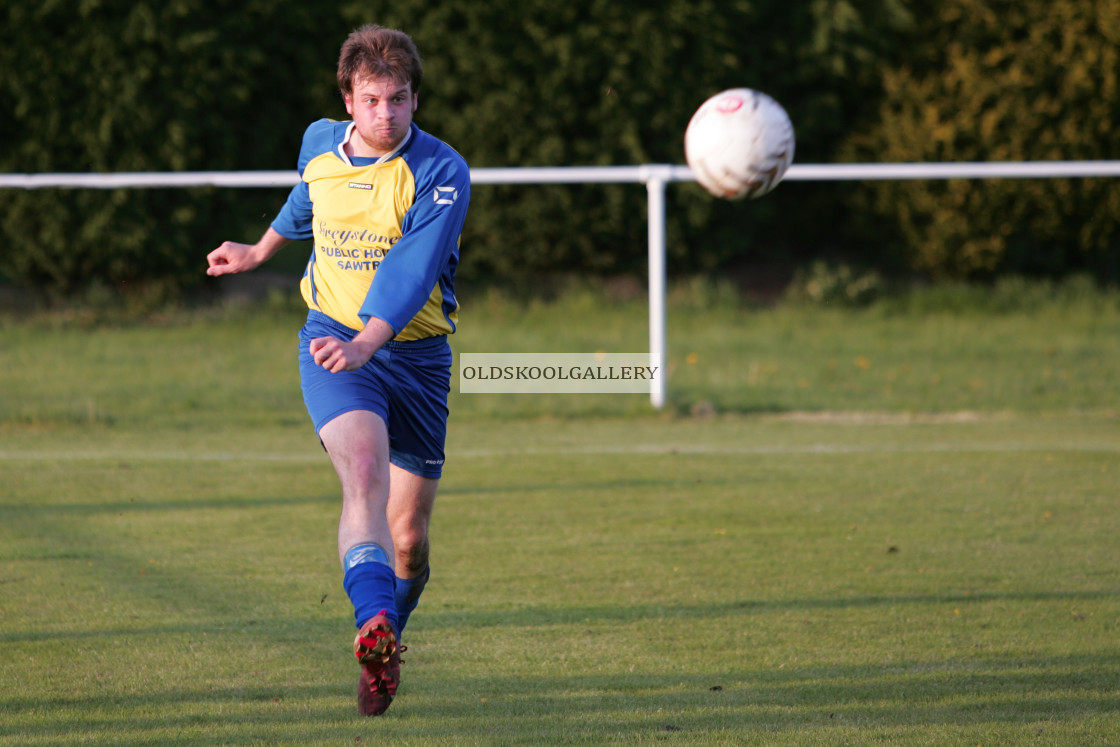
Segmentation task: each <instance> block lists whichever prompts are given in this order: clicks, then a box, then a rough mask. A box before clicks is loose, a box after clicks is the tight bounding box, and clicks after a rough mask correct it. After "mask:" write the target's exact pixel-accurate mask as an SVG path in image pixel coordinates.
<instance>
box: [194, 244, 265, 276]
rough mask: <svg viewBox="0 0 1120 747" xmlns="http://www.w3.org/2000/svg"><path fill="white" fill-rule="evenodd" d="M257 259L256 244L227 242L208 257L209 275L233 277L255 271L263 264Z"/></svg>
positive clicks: (207, 271)
mask: <svg viewBox="0 0 1120 747" xmlns="http://www.w3.org/2000/svg"><path fill="white" fill-rule="evenodd" d="M261 261H262V260H260V259H258V258H257V254H256V246H255V245H254V244H238V243H237V242H235V241H225V242H223V243H222V245H221V246H219V247H218V248H217V249H215V250H214V251H212V252H210V253H209V254H207V255H206V264H207V265H208V267H207V268H206V274H207V275H231V274H233V273H236V272H248V271H249V270H255V269H256V268H257V267H259V266H260V264H261Z"/></svg>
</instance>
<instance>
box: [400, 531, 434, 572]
mask: <svg viewBox="0 0 1120 747" xmlns="http://www.w3.org/2000/svg"><path fill="white" fill-rule="evenodd" d="M393 544H394V545H395V547H396V552H397V559H398V561H400V562H401V563H403V564H404V566H405V567H406V568H407V569H408V572H409V573H410V574H418V573H422V572H423V570H424V569H425V568H427V567H428V537H427V535H426V534H425V533H423V532H418V531H410V532H406V533H404V535H403V536H401V537H395V538H394V539H393Z"/></svg>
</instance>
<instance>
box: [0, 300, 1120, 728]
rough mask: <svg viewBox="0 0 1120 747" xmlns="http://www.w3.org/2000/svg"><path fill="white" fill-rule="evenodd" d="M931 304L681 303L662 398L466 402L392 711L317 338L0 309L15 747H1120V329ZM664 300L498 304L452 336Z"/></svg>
mask: <svg viewBox="0 0 1120 747" xmlns="http://www.w3.org/2000/svg"><path fill="white" fill-rule="evenodd" d="M988 300H989V301H990V300H991V299H990V298H989V299H988ZM931 303H932V302H931ZM922 304H923V302H922V301H921V299H917V300H915V299H909V300H907V301H893V302H889V303H888V302H884V303H881V304H878V305H876V306H874V307H872V308H870V309H863V310H843V309H821V308H811V307H793V306H783V307H779V308H778V309H773V310H757V309H749V308H743V307H741V306H739V305H738V304H736V303H734V302H733V301H730V300H728V299H727V298H726V294H722V293H714V294H711V295H710V296H709V295H704V294H700V293H697V292H696V290H695V289H693V290H691V291H687V292H684V291H682V292H681V293H680V294H678V296H676V297H675V298H674V304H673V307H672V312H671V316H670V340H669V344H670V361H669V365H670V368H671V371H672V377H671V379H670V382H669V387H670V406H669V407H668V408H667V409H666V411H664V412H654V411H652V410H651V409H650V407H649V404H648V399H646V398H644V397H642V396H640V395H630V396H613V397H612V396H609V395H598V396H584V397H572V396H568V397H564V396H561V395H555V396H553V397H524V396H523V397H520V398H519V397H516V396H512V395H511V396H508V397H498V396H484V395H461V394H457V393H456V394H454V395H453V403H452V408H453V413H454V414H453V418H452V421H451V430H450V434H449V446H448V456H449V466H448V471H447V475H446V477H445V478H444V481H443V487H442V489H441V497H440V500H439V504H438V508H437V511H436V517H435V523H434V526H433V543H434V547H433V565H434V577H433V582H432V585H431V586H430V587H429V590H428V592H427V593H426V595H425V597H424V599H423V601H422V603H421V607H420V609H419V610H418V611H417V613H416V614H415V615H414V617H413V621H412V623H411V624H410V627H409V631H408V633H407V635H406V642H407V643H408V646H409V651H408V652H407V654H406V655H405V659H406V662H407V663H406V664H405V666H404V681H403V685H402V691H401V695H400V697H399V698H398V701H397V702H396V703H395V704H394V706H393V708H392V709H391V710H390V711H389V713H388V714H387V715H386V716H385V717H384V718H382V719H376V720H363V719H361V718H359V717H358V716H357V715H356V713H355V710H354V706H353V689H354V687H355V685H356V667H355V665H354V664H353V663H352V660H351V658H350V654H349V646H350V641H351V639H352V635H353V633H352V628H351V627H350V626H351V623H350V610H349V605H348V603H347V601H346V600H345V595H344V593H343V592H342V590H341V587H340V578H339V572H338V569H337V560H336V559H335V554H334V546H333V543H334V528H335V522H336V520H337V508H338V499H337V486H336V482H335V477H334V474H333V471H332V470H331V468H330V466H329V464H328V462H327V461H326V458H325V456H324V455H323V454H322V452H321V450H320V449H319V448H318V445H317V443H316V442H315V440H314V436H313V435H312V434H311V433H310V431H309V427H308V425H307V423H306V416H305V414H304V412H303V410H302V404H301V403H300V400H299V393H298V383H297V381H296V378H295V371H294V367H293V365H292V353H293V349H294V345H295V331H296V328H297V327H298V325H299V317H298V315H296V314H294V313H293V312H292V311H291V310H290V309H289V307H288V306H287V305H285V304H277V305H276V307H275V308H273V309H271V310H264V311H262V310H253V311H250V310H246V311H244V312H237V311H235V310H229V311H225V312H221V313H216V312H210V313H193V314H188V315H184V318H182V319H176V320H174V321H170V320H158V319H157V320H152V321H149V322H148V323H145V324H89V323H84V321H83V318H82V317H80V316H77V317H75V316H67V315H47V316H42V317H38V318H35V319H30V320H27V319H23V320H12V319H3V320H0V384H2V388H0V391H2V392H3V395H2V399H0V485H2V486H3V487H2V488H0V491H2V492H0V495H2V498H0V621H2V624H0V683H3V687H2V688H0V745H9V744H10V745H54V744H94V745H114V744H161V745H165V744H183V745H196V744H214V745H217V744H294V743H299V744H324V745H326V744H370V743H375V742H376V743H399V744H417V745H428V744H510V745H523V744H614V743H618V744H635V743H667V744H765V745H769V744H778V745H844V744H852V745H863V744H900V745H946V744H961V745H977V744H980V745H997V744H998V745H1006V744H1024V745H1067V744H1068V745H1111V744H1120V643H1118V641H1120V544H1118V543H1117V540H1116V537H1117V526H1118V525H1120V505H1118V503H1117V498H1118V496H1120V489H1118V488H1120V409H1118V406H1117V405H1118V402H1120V303H1118V302H1117V300H1116V298H1115V297H1113V296H1095V297H1093V298H1089V299H1081V300H1074V301H1071V300H1069V299H1051V300H1047V299H1042V300H1040V301H1039V302H1038V303H1035V304H1027V305H1023V306H1020V307H1017V308H995V309H993V308H983V304H978V303H977V302H976V300H975V299H973V300H971V301H969V302H968V303H965V304H964V306H963V307H961V308H955V307H954V306H953V304H952V303H949V302H948V301H947V300H946V298H944V297H943V298H941V299H939V300H937V301H936V303H934V304H933V306H932V307H930V308H927V307H925V306H923V305H922ZM644 313H645V312H644V307H643V305H642V304H641V303H640V302H630V301H624V300H614V301H604V300H602V299H600V298H598V297H596V296H595V294H593V293H590V292H588V293H574V294H570V295H569V296H566V297H564V298H562V299H560V300H559V301H557V302H556V303H554V304H550V305H539V306H531V307H521V306H518V305H515V304H512V303H510V302H508V301H503V300H502V299H500V298H497V297H486V298H480V299H477V301H476V303H475V304H474V309H473V310H471V311H470V314H469V315H468V317H467V318H469V319H471V321H470V324H469V325H468V324H467V323H466V322H464V327H463V330H462V333H461V335H460V337H459V339H458V340H457V341H456V348H457V350H459V351H460V352H462V351H467V352H476V351H477V352H498V351H505V352H513V351H524V352H542V351H543V352H550V351H563V352H572V351H590V350H594V349H608V350H624V349H629V350H643V349H645V347H644V346H645V338H644V334H645V333H644ZM455 388H456V389H457V386H456V387H455Z"/></svg>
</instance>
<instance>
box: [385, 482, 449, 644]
mask: <svg viewBox="0 0 1120 747" xmlns="http://www.w3.org/2000/svg"><path fill="white" fill-rule="evenodd" d="M389 474H390V477H389V485H390V488H389V508H388V519H389V529H390V531H391V532H392V535H393V547H394V548H395V558H394V564H393V565H394V568H395V569H396V574H397V597H396V602H397V618H398V624H399V627H398V628H397V630H398V632H399V633H400V632H403V631H404V627H405V625H406V624H407V623H408V617H409V615H410V614H412V611H413V610H414V609H416V605H417V604H418V603H419V601H420V594H421V593H422V592H423V591H424V586H425V584H427V582H428V576H429V567H428V547H429V545H428V527H429V526H430V524H431V520H432V509H433V507H434V506H435V502H436V490H437V488H438V487H439V480H438V479H436V478H431V477H421V476H419V475H414V474H412V473H411V472H408V471H407V470H404V469H401V468H400V467H397V466H396V465H390V467H389Z"/></svg>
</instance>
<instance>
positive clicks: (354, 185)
mask: <svg viewBox="0 0 1120 747" xmlns="http://www.w3.org/2000/svg"><path fill="white" fill-rule="evenodd" d="M347 186H349V187H350V189H373V185H372V184H362V183H361V182H350V184H349V185H347Z"/></svg>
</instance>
